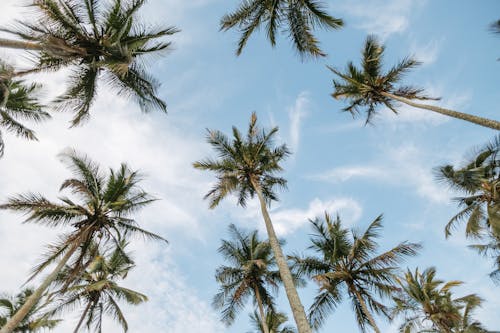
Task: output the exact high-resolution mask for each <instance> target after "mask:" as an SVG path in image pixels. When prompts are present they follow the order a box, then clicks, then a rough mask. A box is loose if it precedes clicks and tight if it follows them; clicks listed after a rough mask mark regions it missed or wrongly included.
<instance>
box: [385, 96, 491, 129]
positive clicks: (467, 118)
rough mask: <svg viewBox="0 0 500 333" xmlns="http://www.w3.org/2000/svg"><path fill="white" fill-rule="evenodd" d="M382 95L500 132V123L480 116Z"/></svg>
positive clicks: (399, 97)
mask: <svg viewBox="0 0 500 333" xmlns="http://www.w3.org/2000/svg"><path fill="white" fill-rule="evenodd" d="M381 95H383V96H385V97H388V98H391V99H394V100H396V101H399V102H401V103H404V104H407V105H410V106H413V107H416V108H419V109H424V110H429V111H433V112H437V113H440V114H443V115H445V116H449V117H453V118H456V119H461V120H465V121H468V122H471V123H474V124H477V125H481V126H484V127H489V128H492V129H496V130H500V122H499V121H496V120H492V119H488V118H483V117H478V116H474V115H471V114H468V113H462V112H457V111H453V110H449V109H444V108H440V107H438V106H434V105H429V104H422V103H417V102H413V101H412V100H409V99H407V98H404V97H401V96H398V95H394V94H391V93H388V92H382V93H381Z"/></svg>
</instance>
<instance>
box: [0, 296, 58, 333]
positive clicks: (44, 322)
mask: <svg viewBox="0 0 500 333" xmlns="http://www.w3.org/2000/svg"><path fill="white" fill-rule="evenodd" d="M32 294H33V289H31V288H26V289H24V290H23V291H21V292H20V293H19V294H17V295H16V296H14V297H12V296H9V295H0V327H3V326H4V325H5V323H6V322H7V320H8V319H9V318H10V317H12V316H13V315H14V314H15V313H16V312H17V310H18V309H19V308H20V307H21V306H22V305H23V304H24V303H25V302H26V299H27V298H28V297H30V296H31V295H32ZM48 304H50V303H47V302H41V301H40V302H38V303H37V304H35V306H34V307H33V308H32V309H31V310H30V312H29V313H28V315H27V316H26V317H25V318H24V320H23V321H22V322H21V323H20V324H19V326H18V327H17V328H16V329H15V330H14V331H13V332H16V333H39V332H40V333H41V332H46V331H47V330H49V331H50V330H52V329H53V328H55V327H56V326H57V324H59V322H60V321H61V320H59V319H53V318H54V316H53V315H49V314H46V313H43V312H44V309H45V308H46V307H47V305H48Z"/></svg>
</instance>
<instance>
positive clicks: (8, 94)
mask: <svg viewBox="0 0 500 333" xmlns="http://www.w3.org/2000/svg"><path fill="white" fill-rule="evenodd" d="M13 71H14V69H13V68H12V67H11V66H9V65H7V64H6V63H4V62H2V61H0V157H2V156H3V154H4V150H5V143H4V140H3V137H2V129H4V130H6V131H7V132H10V133H13V134H14V135H16V136H18V137H22V138H24V139H27V140H37V138H36V135H35V132H34V131H33V130H32V129H30V128H28V127H26V125H24V124H23V123H22V121H25V120H27V121H32V122H35V123H38V122H41V121H44V120H47V119H49V118H50V115H49V114H48V113H47V112H45V111H43V109H42V105H41V104H40V103H39V102H38V101H37V98H36V93H37V92H38V90H39V88H40V86H39V85H38V84H36V83H31V84H26V83H25V82H24V81H22V80H15V79H13V78H12V73H13Z"/></svg>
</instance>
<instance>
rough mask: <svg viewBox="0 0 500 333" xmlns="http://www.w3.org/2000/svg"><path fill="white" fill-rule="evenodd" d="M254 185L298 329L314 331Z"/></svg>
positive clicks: (262, 200) (302, 332)
mask: <svg viewBox="0 0 500 333" xmlns="http://www.w3.org/2000/svg"><path fill="white" fill-rule="evenodd" d="M252 186H253V188H254V189H255V192H257V196H258V197H259V201H260V209H261V211H262V216H263V217H264V222H265V224H266V229H267V235H268V237H269V243H270V244H271V248H272V249H273V252H274V257H275V258H276V264H277V265H278V269H279V272H280V276H281V280H282V281H283V285H284V286H285V291H286V296H287V297H288V302H289V303H290V307H291V308H292V313H293V318H294V319H295V323H296V324H297V329H298V331H299V333H312V330H311V326H310V325H309V321H308V320H307V316H306V312H305V311H304V306H302V303H301V301H300V298H299V294H298V293H297V289H296V288H295V284H294V283H293V278H292V273H291V272H290V268H289V267H288V263H287V262H286V259H285V256H284V255H283V251H282V250H281V246H280V244H279V241H278V237H276V233H275V231H274V227H273V224H272V222H271V218H270V217H269V213H268V212H267V207H266V202H265V200H264V196H263V195H262V190H261V188H260V186H259V184H257V183H256V182H252ZM0 333H2V332H0Z"/></svg>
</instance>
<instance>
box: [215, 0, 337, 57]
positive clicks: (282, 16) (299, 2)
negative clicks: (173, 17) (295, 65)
mask: <svg viewBox="0 0 500 333" xmlns="http://www.w3.org/2000/svg"><path fill="white" fill-rule="evenodd" d="M325 7H326V5H325V4H324V3H323V2H322V1H319V0H242V1H241V3H240V5H239V7H238V8H237V9H236V10H235V11H234V12H232V13H229V14H226V15H225V16H224V17H223V18H222V19H221V30H226V31H227V30H229V29H232V28H237V29H238V31H239V32H240V33H241V37H240V39H239V41H238V48H237V50H236V54H237V55H240V54H241V52H242V51H243V48H244V47H245V46H246V44H247V42H248V39H249V38H250V36H251V35H252V34H253V32H254V31H255V30H258V29H259V28H260V27H262V26H263V27H264V29H265V32H266V36H267V38H268V39H269V42H270V43H271V45H272V46H273V47H274V46H275V45H276V34H277V32H278V30H283V31H285V32H286V33H288V36H289V38H290V40H291V41H292V43H293V46H294V47H295V49H296V51H297V52H298V53H299V55H300V56H301V57H307V56H312V57H318V56H325V53H323V51H321V49H320V48H319V42H318V40H317V39H316V37H315V36H314V30H315V29H316V28H326V29H339V28H341V27H342V26H343V21H342V20H341V19H338V18H335V17H332V16H330V15H329V14H328V13H327V12H326V10H325Z"/></svg>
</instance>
